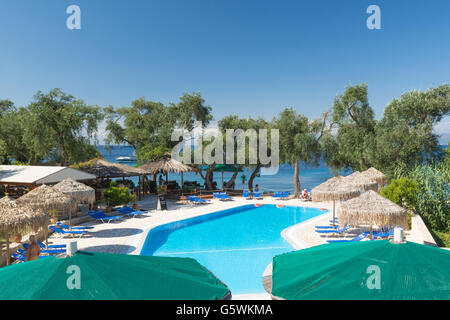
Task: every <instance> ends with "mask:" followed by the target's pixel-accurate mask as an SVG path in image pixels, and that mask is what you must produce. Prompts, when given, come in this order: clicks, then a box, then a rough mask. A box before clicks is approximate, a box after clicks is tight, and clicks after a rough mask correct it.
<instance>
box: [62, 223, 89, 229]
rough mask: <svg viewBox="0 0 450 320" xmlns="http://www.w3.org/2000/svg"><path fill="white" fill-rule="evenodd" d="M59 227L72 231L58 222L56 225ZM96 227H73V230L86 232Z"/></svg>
mask: <svg viewBox="0 0 450 320" xmlns="http://www.w3.org/2000/svg"><path fill="white" fill-rule="evenodd" d="M56 224H57V225H58V226H59V227H61V228H62V229H65V230H70V226H69V225H67V224H64V223H62V222H57V223H56ZM92 228H94V227H82V226H78V227H72V230H86V229H92Z"/></svg>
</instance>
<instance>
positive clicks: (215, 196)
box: [213, 192, 233, 201]
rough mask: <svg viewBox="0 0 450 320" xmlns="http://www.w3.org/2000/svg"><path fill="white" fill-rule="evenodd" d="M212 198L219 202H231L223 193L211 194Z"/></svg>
mask: <svg viewBox="0 0 450 320" xmlns="http://www.w3.org/2000/svg"><path fill="white" fill-rule="evenodd" d="M213 196H214V198H217V199H219V200H221V201H228V200H233V198H231V197H230V196H228V195H227V194H226V193H225V192H222V193H219V192H213Z"/></svg>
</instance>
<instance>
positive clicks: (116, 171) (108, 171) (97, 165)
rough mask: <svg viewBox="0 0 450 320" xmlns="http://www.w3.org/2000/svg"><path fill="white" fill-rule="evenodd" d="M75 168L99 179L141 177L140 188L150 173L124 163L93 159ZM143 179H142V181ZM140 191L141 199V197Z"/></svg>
mask: <svg viewBox="0 0 450 320" xmlns="http://www.w3.org/2000/svg"><path fill="white" fill-rule="evenodd" d="M74 168H77V169H79V170H82V171H84V172H87V173H90V174H93V175H95V176H97V177H98V178H125V177H136V176H138V177H139V187H140V186H141V185H142V184H143V183H141V180H142V182H143V180H144V179H143V176H145V175H147V174H148V173H147V172H145V171H144V170H142V169H141V168H136V167H132V166H129V165H127V164H122V163H114V162H110V161H107V160H105V159H93V160H90V161H88V162H85V163H81V164H78V165H75V166H74ZM141 177H142V179H141ZM140 191H141V189H139V197H140V195H141V194H140Z"/></svg>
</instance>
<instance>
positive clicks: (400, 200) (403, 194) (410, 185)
mask: <svg viewBox="0 0 450 320" xmlns="http://www.w3.org/2000/svg"><path fill="white" fill-rule="evenodd" d="M417 193H418V186H417V183H415V182H414V181H412V180H411V179H409V178H401V179H393V180H392V181H391V183H390V184H389V186H387V187H383V188H382V189H381V195H382V196H383V197H385V198H387V199H389V200H391V201H392V202H394V203H396V204H398V205H399V206H402V207H403V208H405V209H409V210H414V209H415V206H416V200H417V198H416V197H417Z"/></svg>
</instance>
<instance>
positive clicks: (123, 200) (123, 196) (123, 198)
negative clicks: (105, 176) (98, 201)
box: [103, 181, 134, 207]
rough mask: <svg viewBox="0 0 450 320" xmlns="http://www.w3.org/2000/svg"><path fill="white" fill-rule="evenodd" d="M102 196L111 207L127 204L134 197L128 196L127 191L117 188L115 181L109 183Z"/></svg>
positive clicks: (125, 188)
mask: <svg viewBox="0 0 450 320" xmlns="http://www.w3.org/2000/svg"><path fill="white" fill-rule="evenodd" d="M103 195H104V197H105V200H106V201H107V203H108V204H109V205H110V206H112V207H115V206H118V205H121V204H127V203H129V202H131V201H133V200H134V196H133V195H130V194H129V189H128V188H127V187H121V186H119V185H118V184H117V182H116V181H111V184H110V186H109V188H108V189H106V190H105V191H104V193H103Z"/></svg>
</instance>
